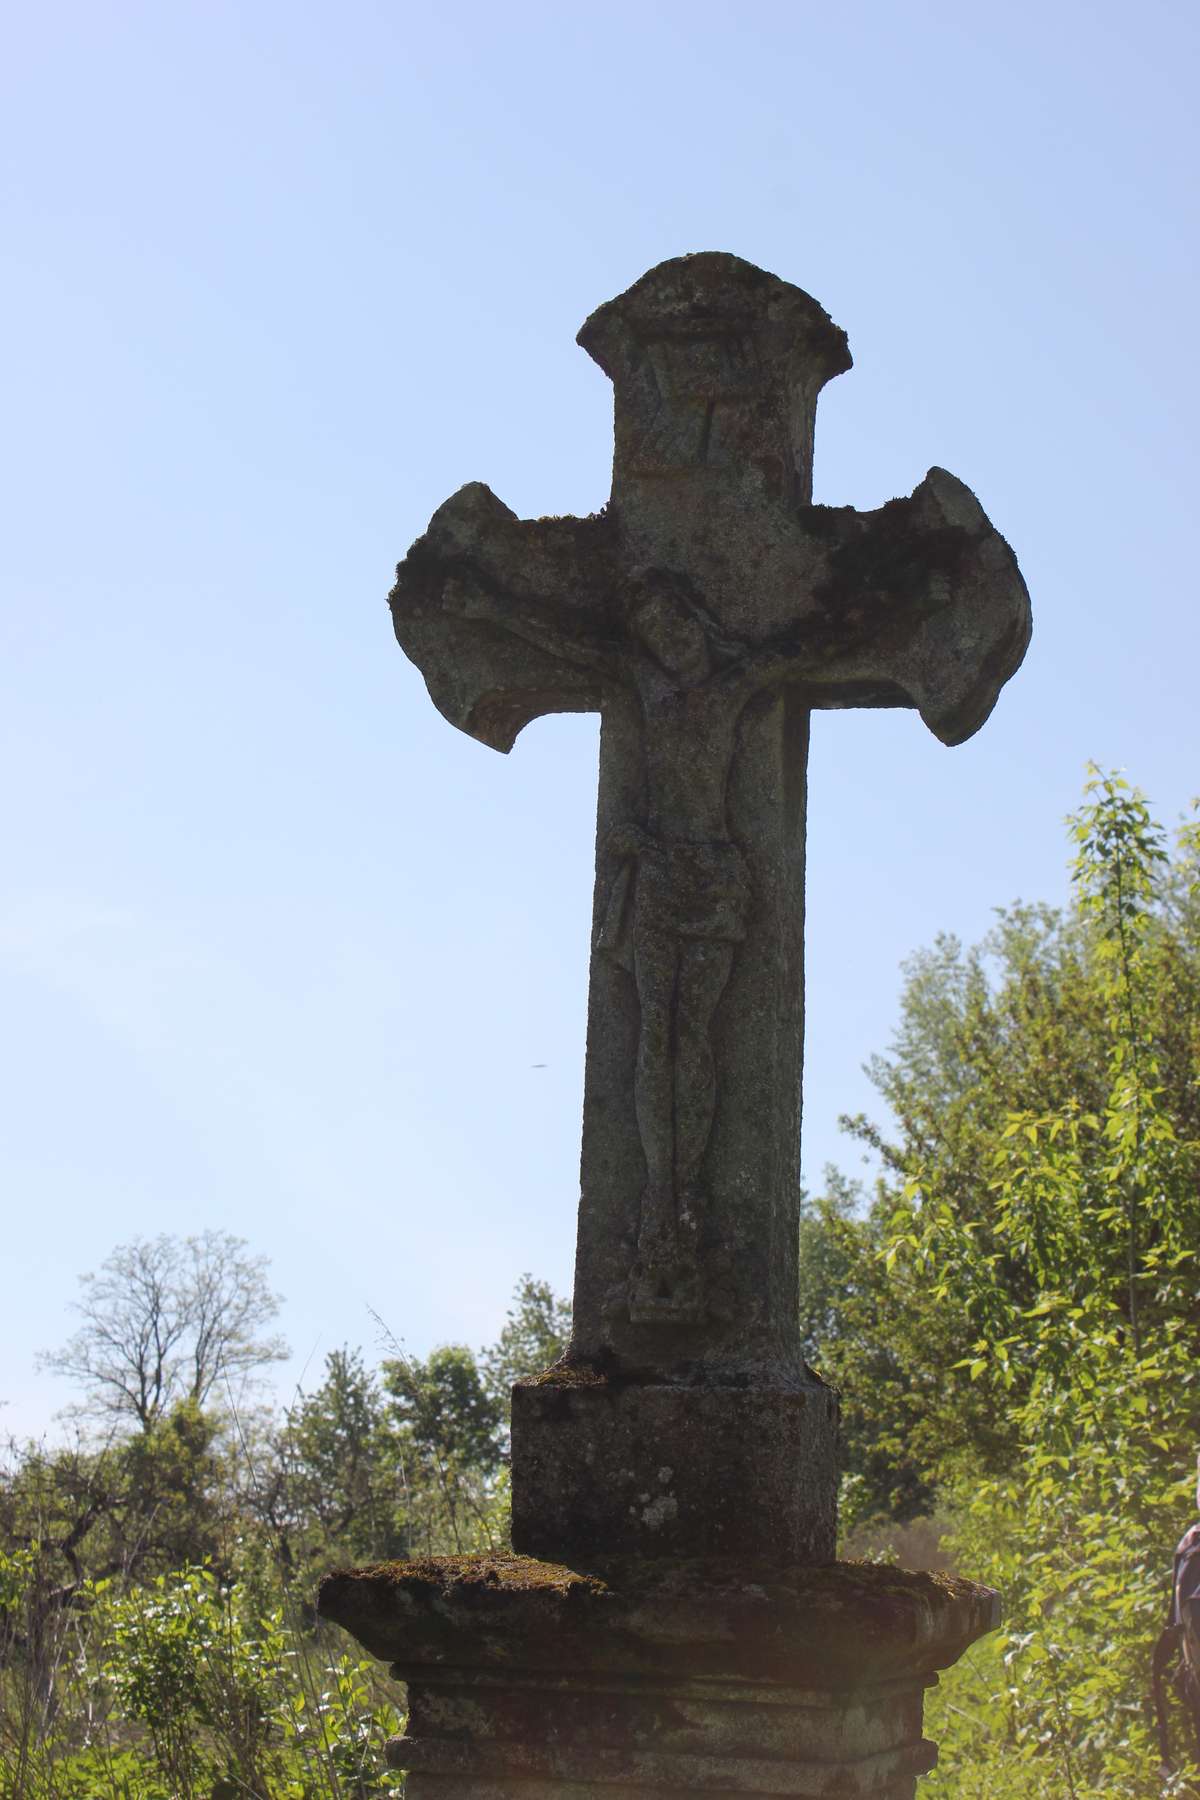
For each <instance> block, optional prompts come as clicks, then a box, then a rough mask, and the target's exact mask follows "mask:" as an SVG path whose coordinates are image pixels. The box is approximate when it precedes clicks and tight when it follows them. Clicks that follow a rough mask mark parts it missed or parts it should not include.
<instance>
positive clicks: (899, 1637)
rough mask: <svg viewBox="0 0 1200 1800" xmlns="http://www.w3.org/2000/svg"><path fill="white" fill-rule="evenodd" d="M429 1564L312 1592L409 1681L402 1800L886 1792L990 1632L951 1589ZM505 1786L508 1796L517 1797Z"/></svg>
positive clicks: (497, 1563) (927, 1752) (764, 1566)
mask: <svg viewBox="0 0 1200 1800" xmlns="http://www.w3.org/2000/svg"><path fill="white" fill-rule="evenodd" d="M602 1570H603V1572H598V1571H594V1572H591V1573H583V1572H580V1571H578V1570H575V1569H570V1568H567V1567H566V1566H564V1565H556V1564H547V1563H537V1562H532V1561H530V1560H528V1559H525V1558H517V1557H446V1558H432V1559H425V1560H421V1561H416V1562H412V1563H393V1564H386V1565H383V1566H382V1567H380V1568H376V1569H364V1570H356V1571H353V1572H351V1573H348V1574H338V1575H331V1576H328V1577H327V1578H326V1580H325V1582H324V1583H323V1584H322V1588H321V1596H320V1605H321V1611H322V1612H323V1614H324V1615H325V1616H326V1617H328V1618H333V1619H336V1620H338V1622H339V1623H341V1624H342V1625H344V1626H346V1628H347V1629H348V1630H350V1631H352V1632H353V1633H354V1635H355V1636H356V1637H357V1638H358V1639H359V1640H360V1641H361V1642H362V1643H363V1644H365V1645H366V1646H367V1648H368V1649H370V1650H371V1651H372V1652H373V1654H375V1655H376V1656H379V1657H383V1658H387V1659H389V1660H391V1661H392V1662H393V1663H394V1664H395V1672H396V1674H397V1675H398V1676H400V1677H402V1678H403V1679H404V1680H405V1681H406V1682H407V1683H408V1690H409V1718H408V1729H407V1733H406V1735H405V1736H404V1737H403V1738H401V1739H397V1740H396V1741H395V1743H394V1744H393V1745H392V1747H391V1750H390V1756H391V1760H392V1761H393V1762H394V1763H395V1765H396V1766H397V1767H400V1768H405V1769H408V1770H409V1771H411V1772H412V1773H410V1782H412V1783H413V1784H414V1785H413V1791H414V1793H415V1794H416V1795H417V1796H418V1800H419V1796H420V1795H421V1794H422V1793H428V1794H435V1793H436V1794H444V1795H453V1796H455V1797H456V1800H462V1797H463V1796H466V1795H474V1794H477V1793H478V1794H482V1793H485V1792H489V1793H496V1794H506V1795H508V1794H516V1793H520V1794H522V1795H525V1796H528V1795H529V1793H530V1792H531V1791H532V1790H531V1787H530V1785H528V1784H536V1789H537V1791H539V1792H542V1793H544V1794H545V1795H546V1796H547V1797H548V1800H549V1797H550V1796H554V1797H555V1800H563V1797H564V1796H567V1795H570V1794H573V1793H574V1792H575V1791H576V1790H578V1791H579V1792H580V1793H585V1792H586V1793H588V1794H589V1795H597V1794H605V1795H609V1796H612V1795H616V1794H634V1793H638V1794H646V1795H649V1794H650V1793H662V1792H674V1791H680V1792H693V1791H702V1792H705V1793H730V1794H732V1793H740V1794H747V1793H756V1794H789V1795H797V1796H816V1795H830V1796H832V1795H842V1796H851V1795H862V1796H866V1795H874V1796H897V1797H898V1796H906V1797H910V1796H911V1795H912V1794H913V1792H914V1783H915V1780H916V1778H917V1776H918V1775H920V1774H922V1773H924V1772H925V1771H926V1770H927V1769H929V1768H931V1767H932V1766H933V1762H934V1760H935V1757H936V1752H935V1750H934V1747H933V1746H932V1745H931V1744H929V1743H927V1742H926V1741H925V1740H924V1739H923V1738H922V1736H921V1706H922V1692H923V1689H924V1687H925V1686H927V1685H928V1684H929V1683H930V1682H931V1681H932V1680H934V1679H935V1678H936V1673H937V1671H938V1670H939V1669H941V1668H945V1667H947V1666H948V1665H949V1664H950V1663H951V1662H953V1661H954V1660H955V1659H956V1658H957V1657H958V1656H959V1655H960V1654H961V1652H962V1650H963V1649H964V1648H965V1647H966V1645H967V1644H969V1643H970V1642H972V1641H973V1639H974V1638H976V1637H977V1636H978V1635H979V1634H980V1633H981V1632H982V1631H986V1630H988V1629H990V1628H991V1627H992V1626H993V1625H994V1624H995V1623H996V1622H997V1603H996V1596H995V1595H994V1594H992V1593H990V1592H989V1590H988V1589H986V1588H980V1587H977V1586H975V1585H974V1584H973V1583H971V1582H964V1581H957V1580H954V1579H953V1578H950V1577H945V1576H932V1575H906V1574H902V1573H901V1572H900V1571H898V1570H894V1569H880V1568H877V1567H871V1566H868V1565H861V1564H840V1565H835V1566H832V1567H827V1568H822V1569H814V1568H811V1567H808V1566H802V1567H799V1568H792V1569H785V1568H781V1567H780V1566H779V1565H778V1564H776V1563H763V1562H757V1563H755V1562H746V1561H739V1560H737V1559H734V1558H729V1559H725V1560H721V1559H715V1560H714V1559H712V1558H709V1559H705V1560H704V1561H701V1562H695V1561H692V1562H687V1561H679V1560H675V1559H661V1560H658V1561H646V1560H641V1559H636V1558H627V1559H615V1560H613V1561H611V1562H606V1563H604V1564H603V1565H602ZM518 1782H519V1783H520V1787H519V1788H518V1787H517V1786H516V1785H515V1784H516V1783H518Z"/></svg>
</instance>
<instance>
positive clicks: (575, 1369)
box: [391, 253, 1030, 1561]
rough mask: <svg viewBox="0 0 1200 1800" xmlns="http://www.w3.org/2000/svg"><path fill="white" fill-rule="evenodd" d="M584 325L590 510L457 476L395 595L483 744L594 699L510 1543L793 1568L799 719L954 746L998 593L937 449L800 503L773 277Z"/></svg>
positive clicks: (814, 1531) (807, 385) (1001, 577)
mask: <svg viewBox="0 0 1200 1800" xmlns="http://www.w3.org/2000/svg"><path fill="white" fill-rule="evenodd" d="M579 342H580V344H581V345H582V346H583V348H584V349H585V350H586V351H587V352H588V353H589V355H590V356H592V357H593V358H594V360H595V361H596V362H597V363H599V365H600V367H601V368H602V369H603V370H604V372H605V374H606V375H608V376H609V377H610V378H611V380H612V382H613V384H614V388H615V405H616V412H615V455H614V460H613V485H612V496H611V499H610V500H609V502H608V504H607V505H606V506H605V507H604V508H603V509H602V510H601V511H600V512H598V513H596V514H594V515H592V516H591V517H590V518H547V519H534V520H523V519H518V518H517V517H516V516H515V515H514V514H513V513H512V512H510V511H509V509H508V508H507V507H506V506H504V505H503V503H502V502H501V501H500V500H498V499H497V498H496V496H495V495H494V494H493V493H492V492H491V491H490V489H488V488H487V487H484V486H482V485H481V484H478V483H474V484H471V485H469V486H467V487H464V488H462V489H460V491H459V492H458V493H457V494H455V495H454V496H453V497H452V498H451V499H449V500H447V501H446V502H445V504H444V505H443V506H442V507H440V508H439V510H438V511H437V513H436V514H435V515H434V517H433V519H432V520H431V522H430V525H429V528H428V530H427V531H426V533H425V535H424V536H423V537H422V538H420V539H419V540H418V541H417V543H415V544H414V545H413V547H412V549H411V550H410V551H409V553H408V555H407V557H406V558H405V560H404V561H403V563H401V565H400V567H399V569H398V572H397V573H398V579H397V583H396V587H395V589H394V591H393V593H392V596H391V606H392V614H393V618H394V622H395V629H396V635H397V637H398V639H399V641H400V643H401V645H402V647H403V648H404V650H405V651H406V652H407V653H408V655H409V656H410V657H412V659H413V661H414V662H415V663H416V664H417V666H418V667H419V668H420V669H421V671H422V673H423V675H424V677H425V680H426V683H427V685H428V688H429V691H430V694H431V696H432V698H433V700H434V702H435V704H436V705H437V706H438V708H439V709H440V710H441V712H442V713H443V714H444V715H445V716H446V718H448V719H449V720H450V721H451V723H452V724H454V725H457V726H459V727H460V728H461V729H462V730H464V731H467V732H469V733H470V734H471V735H472V736H473V737H475V738H478V739H479V740H480V741H481V742H482V743H484V744H488V745H490V746H491V747H492V748H494V749H497V750H504V751H507V750H509V749H510V748H511V747H512V744H513V742H514V740H515V739H516V736H517V734H518V733H519V732H520V730H521V729H522V727H523V726H524V725H526V724H528V723H529V721H530V720H531V719H534V718H537V717H539V716H540V715H541V714H543V713H551V712H578V711H598V712H599V713H600V714H601V718H602V733H601V749H600V783H599V808H598V831H597V851H596V899H595V910H594V922H593V935H592V959H591V978H590V995H589V1015H588V1044H587V1065H586V1076H585V1097H584V1128H583V1154H582V1169H581V1198H580V1210H579V1239H578V1255H577V1262H576V1274H575V1296H574V1335H573V1338H572V1342H571V1346H570V1348H569V1350H568V1352H567V1354H566V1356H565V1358H564V1359H563V1361H562V1362H561V1363H560V1364H559V1365H557V1366H556V1368H555V1369H554V1370H551V1371H548V1372H547V1374H546V1375H545V1376H543V1377H542V1378H540V1380H539V1381H537V1382H533V1383H529V1384H521V1385H519V1387H518V1389H517V1391H516V1393H515V1395H514V1418H513V1443H514V1525H513V1541H514V1545H515V1547H516V1548H517V1549H519V1550H525V1551H528V1552H530V1553H531V1554H536V1555H544V1556H569V1555H571V1554H579V1553H580V1552H581V1550H584V1549H586V1550H587V1551H588V1552H589V1553H591V1554H594V1555H599V1554H603V1553H606V1552H608V1553H622V1552H634V1553H637V1554H642V1555H644V1554H650V1555H654V1554H657V1553H659V1552H660V1551H661V1548H662V1546H663V1545H664V1544H665V1543H666V1542H668V1540H669V1544H670V1549H671V1552H672V1554H674V1555H682V1556H686V1555H689V1554H691V1555H714V1554H715V1555H721V1554H726V1553H731V1552H733V1551H734V1550H737V1551H738V1552H739V1553H745V1554H760V1555H778V1556H781V1557H786V1558H788V1559H791V1560H799V1561H804V1560H813V1561H821V1560H823V1559H825V1558H827V1557H828V1556H831V1555H832V1553H833V1530H834V1524H833V1505H834V1499H833V1496H834V1492H835V1488H836V1472H835V1467H834V1450H835V1435H836V1405H835V1401H834V1399H833V1396H832V1395H831V1394H830V1393H829V1391H828V1390H827V1389H825V1388H824V1387H823V1385H822V1384H821V1383H820V1382H819V1380H818V1379H817V1378H816V1377H815V1376H814V1375H812V1373H811V1371H809V1370H808V1369H807V1368H806V1367H805V1366H804V1363H803V1360H802V1358H801V1354H800V1344H799V1326H798V1319H797V1226H798V1206H799V1190H798V1168H799V1127H800V1077H801V1051H802V1029H803V883H804V828H805V769H806V759H807V746H808V725H809V717H810V714H811V712H812V710H813V708H816V707H856V706H871V707H878V706H906V707H915V708H916V710H917V711H918V712H919V713H920V715H921V717H922V718H923V719H924V721H925V723H926V724H927V725H928V726H929V728H930V729H931V730H932V731H933V732H934V733H935V734H936V735H937V736H938V737H939V738H940V739H941V740H942V741H943V742H944V743H947V744H957V743H960V742H962V740H963V739H965V738H967V737H969V736H970V735H971V734H972V733H973V732H974V731H976V730H977V729H978V728H979V726H980V725H982V723H983V722H984V720H985V719H986V718H987V716H988V714H989V712H990V711H991V708H992V706H993V705H994V703H995V700H996V697H997V694H998V692H999V690H1000V688H1001V686H1002V685H1003V683H1004V682H1005V681H1006V680H1007V679H1008V677H1009V676H1010V675H1011V674H1012V673H1013V671H1014V670H1015V669H1016V668H1017V666H1018V664H1019V663H1020V661H1021V658H1022V656H1023V654H1024V651H1025V647H1026V644H1027V642H1028V637H1029V629H1030V616H1029V600H1028V595H1027V593H1026V590H1025V585H1024V582H1023V581H1022V579H1021V576H1020V574H1019V572H1018V569H1017V565H1016V561H1015V559H1014V557H1013V555H1012V552H1011V550H1010V549H1009V547H1008V545H1007V544H1006V543H1005V541H1004V539H1003V538H1002V537H1000V535H999V534H998V533H997V532H996V531H995V530H994V529H993V527H992V526H991V525H990V523H989V522H988V520H987V518H986V517H985V515H984V513H983V511H982V509H981V507H980V506H979V504H978V502H977V501H976V499H975V498H974V496H973V495H972V494H971V492H970V490H969V489H968V488H966V487H964V485H963V484H962V482H960V481H958V480H957V479H956V478H955V477H954V476H953V475H949V474H947V473H946V472H945V471H944V470H942V469H931V470H930V472H929V473H928V475H927V476H926V477H925V479H924V480H923V481H922V482H921V483H920V485H919V486H918V487H917V488H916V489H915V490H914V492H913V493H912V494H911V495H910V496H909V497H908V498H907V499H903V500H892V501H889V502H888V503H887V504H886V505H884V506H882V507H880V508H878V510H876V511H873V512H856V511H855V510H854V509H853V508H850V507H829V506H814V505H813V504H812V500H811V491H812V446H813V427H814V419H815V413H816V402H817V395H818V393H819V391H820V389H821V387H822V386H823V385H824V383H825V382H826V381H828V380H829V379H830V378H831V377H832V376H835V375H838V374H840V373H842V372H843V371H844V370H846V369H848V368H849V367H850V355H849V351H848V348H847V344H846V337H845V334H844V333H843V332H842V331H841V330H839V329H838V327H837V326H835V325H834V324H833V323H832V321H831V320H830V319H829V317H828V316H827V314H826V313H825V312H824V311H823V310H822V308H821V307H820V306H819V305H818V304H817V303H816V302H815V301H814V300H812V299H811V298H810V297H809V296H808V295H807V294H804V293H802V292H801V291H800V290H799V289H798V288H795V287H792V286H789V285H788V284H787V283H785V282H783V281H781V280H779V279H778V278H777V277H775V276H773V275H768V274H766V273H764V272H763V271H762V270H760V269H757V268H754V267H752V266H751V265H750V264H748V263H745V262H742V261H740V260H739V259H738V258H736V257H733V256H727V255H723V254H716V253H713V254H705V255H699V256H687V257H680V258H677V259H675V260H674V261H671V262H666V263H663V264H661V265H660V266H659V267H658V268H655V269H652V270H651V271H650V272H649V274H647V275H645V276H643V277H642V279H641V280H640V281H638V282H636V283H635V284H634V285H633V287H631V288H630V289H629V290H628V291H627V292H626V293H624V294H622V295H621V296H620V297H619V298H617V299H616V300H612V301H610V302H609V303H608V304H607V305H605V306H602V307H600V308H599V310H598V311H597V312H595V313H593V315H592V316H591V318H590V319H588V321H587V322H586V324H585V325H584V327H583V329H582V331H581V332H580V334H579ZM664 1532H665V1533H666V1536H665V1537H664Z"/></svg>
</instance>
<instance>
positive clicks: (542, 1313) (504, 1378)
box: [482, 1274, 571, 1412]
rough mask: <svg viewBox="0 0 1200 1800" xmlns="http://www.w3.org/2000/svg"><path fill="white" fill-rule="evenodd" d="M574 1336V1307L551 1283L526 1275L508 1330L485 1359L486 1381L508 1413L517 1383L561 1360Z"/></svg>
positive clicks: (517, 1292)
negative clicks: (513, 1387)
mask: <svg viewBox="0 0 1200 1800" xmlns="http://www.w3.org/2000/svg"><path fill="white" fill-rule="evenodd" d="M570 1335H571V1308H570V1305H569V1304H568V1302H567V1301H565V1300H560V1299H559V1297H558V1295H557V1294H556V1293H555V1292H554V1290H553V1288H552V1287H551V1286H550V1283H549V1282H548V1281H537V1280H535V1278H534V1277H533V1276H532V1275H529V1274H525V1275H522V1276H521V1279H520V1280H519V1281H518V1283H517V1287H516V1292H515V1293H514V1295H513V1303H512V1305H511V1306H510V1307H509V1309H508V1317H507V1319H506V1320H505V1322H504V1329H503V1330H502V1331H501V1333H500V1336H499V1338H498V1339H497V1340H496V1342H495V1343H494V1344H493V1345H492V1347H491V1349H490V1350H485V1351H484V1353H483V1357H482V1363H483V1372H484V1380H485V1381H486V1383H487V1386H488V1389H489V1391H490V1392H491V1394H492V1396H493V1398H494V1399H495V1400H496V1401H497V1403H498V1404H499V1405H500V1406H501V1408H502V1409H503V1410H504V1411H505V1412H507V1410H508V1397H509V1393H510V1390H511V1389H512V1386H513V1384H514V1382H517V1381H521V1380H523V1379H524V1378H525V1377H527V1376H530V1375H540V1374H542V1373H543V1371H544V1370H546V1369H548V1368H549V1367H550V1365H551V1364H552V1363H555V1362H557V1361H558V1359H559V1357H560V1356H561V1355H562V1353H563V1351H564V1350H565V1349H566V1347H567V1339H568V1338H569V1337H570Z"/></svg>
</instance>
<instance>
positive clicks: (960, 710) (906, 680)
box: [775, 468, 1031, 744]
mask: <svg viewBox="0 0 1200 1800" xmlns="http://www.w3.org/2000/svg"><path fill="white" fill-rule="evenodd" d="M808 523H809V530H810V532H812V533H813V535H814V536H815V537H816V538H818V539H819V540H823V545H822V548H823V554H822V556H821V559H820V563H821V576H820V579H819V580H818V582H817V583H816V585H815V587H814V591H813V596H812V597H813V602H814V605H815V609H816V610H815V614H814V617H813V619H812V620H811V621H806V629H805V632H804V645H803V648H801V647H800V646H799V645H798V644H797V645H794V646H793V655H792V659H791V662H790V665H788V669H787V672H788V673H789V674H790V675H791V678H792V679H793V680H794V681H795V682H797V683H798V684H799V685H800V686H801V687H803V688H804V689H805V690H806V691H807V697H808V699H809V703H810V704H811V705H813V706H818V707H839V706H896V705H900V706H905V705H907V706H915V707H916V708H917V710H918V712H919V713H920V715H921V717H922V718H923V719H924V721H925V723H926V724H927V725H928V726H929V729H930V730H931V731H932V732H933V733H934V735H935V736H936V737H939V738H940V739H941V740H942V742H943V743H945V744H960V743H962V742H963V741H964V740H965V739H966V738H969V737H971V736H972V735H973V734H974V733H975V732H976V731H978V730H979V727H980V726H981V725H982V724H983V722H984V720H985V719H986V718H987V716H988V714H989V713H990V712H991V710H992V708H993V706H994V705H995V704H996V700H997V698H998V696H999V693H1000V689H1001V688H1002V687H1003V686H1004V683H1005V682H1006V681H1007V680H1008V678H1009V677H1010V676H1011V675H1012V674H1014V673H1015V671H1016V670H1017V668H1018V667H1019V666H1020V663H1021V659H1022V658H1023V656H1024V654H1025V650H1026V647H1027V645H1028V643H1029V634H1030V627H1031V618H1030V607H1029V594H1028V591H1027V590H1026V587H1025V583H1024V581H1023V580H1022V578H1021V573H1020V570H1019V569H1018V568H1017V562H1016V558H1015V557H1014V555H1013V553H1012V551H1011V549H1010V548H1009V546H1008V544H1007V543H1006V542H1005V540H1004V539H1003V538H1002V537H1001V536H1000V533H999V532H998V531H997V530H996V528H995V527H994V526H993V525H992V523H991V521H990V520H989V519H988V517H987V515H986V513H985V512H984V510H983V508H982V507H981V506H980V504H979V502H978V500H977V499H976V498H975V496H974V494H973V493H972V492H971V490H970V488H968V487H966V486H965V485H964V483H963V482H961V481H959V480H958V478H957V477H956V476H954V475H951V474H948V473H947V471H946V470H945V469H936V468H935V469H931V470H930V471H929V473H928V475H926V477H925V479H924V481H922V482H921V483H920V485H919V486H918V487H916V488H915V489H914V490H913V492H912V493H911V494H910V495H909V496H908V498H907V499H904V500H891V501H889V502H888V503H887V505H886V506H881V507H879V508H878V510H876V511H874V512H868V513H859V512H855V511H854V510H853V509H852V508H850V507H844V508H843V507H812V508H811V509H809V512H808ZM775 654H776V655H777V656H778V657H779V659H780V672H781V673H782V672H783V667H784V664H785V662H786V647H785V646H784V645H783V644H782V643H781V644H779V645H778V646H777V647H776V649H775Z"/></svg>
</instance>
